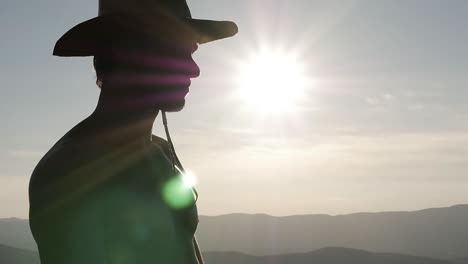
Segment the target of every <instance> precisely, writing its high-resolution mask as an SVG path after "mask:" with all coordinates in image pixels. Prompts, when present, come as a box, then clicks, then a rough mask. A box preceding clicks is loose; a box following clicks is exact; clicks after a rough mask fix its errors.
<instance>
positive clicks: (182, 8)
mask: <svg viewBox="0 0 468 264" xmlns="http://www.w3.org/2000/svg"><path fill="white" fill-rule="evenodd" d="M237 31H238V29H237V25H236V24H235V23H234V22H231V21H213V20H203V19H193V18H192V16H191V13H190V9H189V7H188V5H187V2H186V0H99V14H98V16H97V17H95V18H92V19H90V20H87V21H85V22H82V23H80V24H78V25H76V26H75V27H73V28H72V29H70V30H69V31H68V32H66V33H65V34H64V35H63V36H62V37H61V38H60V39H59V40H58V41H57V43H56V44H55V47H54V51H53V55H55V56H63V57H68V56H94V55H96V54H98V53H99V52H100V51H101V50H103V49H105V48H106V47H107V45H108V44H109V43H110V42H112V41H113V40H114V39H115V38H117V37H119V36H120V37H121V36H124V35H125V34H126V32H133V33H142V34H145V35H146V36H150V37H154V38H157V39H158V40H160V41H167V42H168V43H177V42H179V41H191V42H196V43H199V44H203V43H206V42H210V41H214V40H218V39H222V38H227V37H231V36H234V35H235V34H236V33H237Z"/></svg>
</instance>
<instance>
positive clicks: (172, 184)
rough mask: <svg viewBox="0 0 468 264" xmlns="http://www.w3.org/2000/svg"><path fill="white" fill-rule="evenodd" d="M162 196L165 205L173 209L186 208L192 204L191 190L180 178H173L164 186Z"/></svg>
mask: <svg viewBox="0 0 468 264" xmlns="http://www.w3.org/2000/svg"><path fill="white" fill-rule="evenodd" d="M162 195H163V199H164V201H165V202H166V204H167V205H169V206H170V207H171V208H173V209H182V208H187V207H189V206H191V205H192V204H193V202H194V199H193V192H192V188H191V187H189V186H187V184H186V183H185V182H184V180H183V179H182V177H180V176H177V177H173V178H171V179H169V180H168V181H167V182H166V184H164V186H163V189H162Z"/></svg>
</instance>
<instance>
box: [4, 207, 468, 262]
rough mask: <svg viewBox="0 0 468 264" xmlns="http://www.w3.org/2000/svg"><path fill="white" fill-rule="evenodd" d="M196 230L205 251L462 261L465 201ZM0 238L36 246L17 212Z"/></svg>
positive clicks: (226, 222) (204, 219) (467, 247)
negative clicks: (355, 253)
mask: <svg viewBox="0 0 468 264" xmlns="http://www.w3.org/2000/svg"><path fill="white" fill-rule="evenodd" d="M197 236H198V240H199V242H200V245H201V248H202V249H203V250H204V251H222V252H225V251H234V252H241V253H245V254H250V255H276V254H290V253H297V252H310V251H312V250H318V249H321V248H326V247H344V248H355V249H362V250H367V251H372V252H394V253H398V254H406V255H413V256H425V257H431V258H437V259H450V260H452V259H460V260H459V262H458V263H464V262H465V261H466V258H467V257H468V205H457V206H453V207H448V208H436V209H426V210H421V211H416V212H385V213H357V214H350V215H339V216H329V215H297V216H287V217H273V216H268V215H261V214H260V215H248V214H231V215H223V216H201V217H200V224H199V228H198V231H197ZM0 244H4V245H9V246H13V247H17V248H24V249H31V250H37V249H36V245H35V243H34V240H33V238H32V236H31V233H30V231H29V225H28V222H27V220H21V219H16V218H10V219H0ZM465 263H468V262H465Z"/></svg>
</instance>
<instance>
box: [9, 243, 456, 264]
mask: <svg viewBox="0 0 468 264" xmlns="http://www.w3.org/2000/svg"><path fill="white" fill-rule="evenodd" d="M203 256H204V259H205V262H206V264H216V263H223V264H458V263H453V262H450V261H447V260H437V259H431V258H424V257H414V256H407V255H401V254H388V253H371V252H367V251H362V250H355V249H348V248H324V249H320V250H316V251H313V252H309V253H301V254H287V255H272V256H250V255H246V254H242V253H236V252H207V253H204V254H203ZM0 262H1V263H2V264H39V263H40V261H39V255H38V254H37V252H33V251H29V250H23V249H18V248H12V247H7V246H3V245H0Z"/></svg>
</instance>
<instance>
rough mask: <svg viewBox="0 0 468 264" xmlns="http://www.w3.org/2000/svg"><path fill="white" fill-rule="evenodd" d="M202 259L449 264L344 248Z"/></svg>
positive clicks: (259, 263) (256, 263)
mask: <svg viewBox="0 0 468 264" xmlns="http://www.w3.org/2000/svg"><path fill="white" fill-rule="evenodd" d="M203 256H204V259H205V262H206V264H211V263H213V264H215V263H223V264H315V263H316V264H453V263H452V262H450V261H448V260H437V259H431V258H424V257H414V256H408V255H401V254H388V253H371V252H368V251H363V250H356V249H348V248H324V249H320V250H316V251H312V252H309V253H301V254H286V255H273V256H251V255H246V254H242V253H236V252H207V253H204V254H203Z"/></svg>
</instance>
